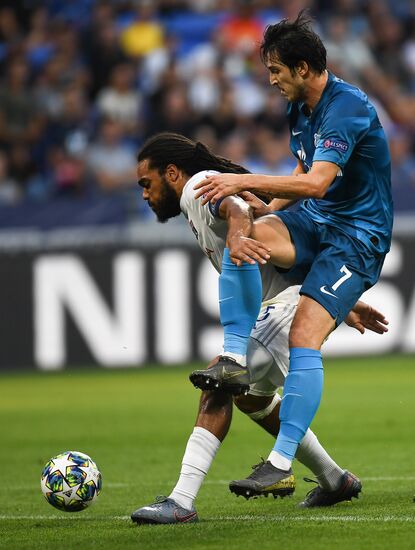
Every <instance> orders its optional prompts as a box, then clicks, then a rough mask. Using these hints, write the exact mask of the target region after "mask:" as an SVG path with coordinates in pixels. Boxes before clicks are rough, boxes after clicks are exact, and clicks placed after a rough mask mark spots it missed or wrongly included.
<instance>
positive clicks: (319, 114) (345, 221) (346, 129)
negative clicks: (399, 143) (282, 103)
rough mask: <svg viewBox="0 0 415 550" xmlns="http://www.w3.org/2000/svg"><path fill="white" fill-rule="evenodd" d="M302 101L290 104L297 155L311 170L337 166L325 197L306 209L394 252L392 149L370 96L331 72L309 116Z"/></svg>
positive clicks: (316, 217) (293, 148)
mask: <svg viewBox="0 0 415 550" xmlns="http://www.w3.org/2000/svg"><path fill="white" fill-rule="evenodd" d="M304 107H305V106H304V104H303V103H301V102H296V103H290V104H289V105H288V117H289V123H290V132H291V141H290V147H291V151H292V152H293V154H294V155H295V156H296V157H297V158H298V159H299V160H300V161H301V163H302V165H303V167H304V170H305V171H306V172H308V171H309V170H310V168H311V166H312V164H313V162H315V161H327V162H333V163H334V164H337V166H338V167H339V171H338V174H337V177H336V178H335V180H334V181H333V182H332V184H331V185H330V187H329V189H328V190H327V192H326V194H325V196H324V198H322V199H307V200H305V201H304V202H303V203H302V205H301V208H303V209H305V210H306V211H307V212H308V214H309V215H310V217H311V218H312V219H314V220H315V221H316V222H318V223H325V224H329V225H333V226H335V227H337V228H338V229H340V230H342V231H344V232H346V233H347V234H349V235H351V236H352V237H355V238H357V239H359V240H360V241H362V242H363V243H365V244H366V245H367V246H368V247H369V248H371V249H372V250H373V249H374V250H375V251H376V252H378V253H382V254H383V253H385V252H387V251H388V250H389V247H390V240H391V233H392V219H393V203H392V195H391V168H390V154H389V147H388V143H387V140H386V136H385V133H384V131H383V128H382V125H381V124H380V122H379V119H378V116H377V114H376V110H375V108H374V107H373V105H372V104H371V103H370V101H369V100H368V98H367V96H366V95H365V94H364V93H363V92H362V91H361V90H359V88H356V87H355V86H352V85H351V84H348V83H347V82H344V81H343V80H340V79H339V78H337V77H335V76H334V75H332V74H330V73H329V77H328V81H327V85H326V87H325V89H324V92H323V94H322V96H321V98H320V101H319V102H318V104H317V105H316V107H315V109H314V111H313V112H312V113H311V115H310V116H307V114H305V112H304Z"/></svg>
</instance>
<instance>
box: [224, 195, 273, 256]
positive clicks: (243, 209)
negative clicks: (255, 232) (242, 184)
mask: <svg viewBox="0 0 415 550" xmlns="http://www.w3.org/2000/svg"><path fill="white" fill-rule="evenodd" d="M219 216H220V217H221V218H223V219H224V220H226V222H227V225H228V232H227V236H226V246H227V247H228V248H229V253H230V257H231V260H232V262H233V263H234V264H236V265H237V266H240V265H241V264H242V262H247V263H250V264H254V263H255V262H259V263H260V264H265V263H267V261H268V260H269V258H270V255H269V252H270V250H269V248H268V247H266V246H265V245H263V244H262V243H260V242H258V241H255V240H254V239H251V238H249V236H250V234H251V230H252V212H251V209H250V207H249V205H248V204H247V203H246V202H244V201H243V200H241V199H240V198H238V197H227V198H226V199H224V200H223V201H222V202H221V204H220V206H219Z"/></svg>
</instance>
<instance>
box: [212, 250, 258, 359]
mask: <svg viewBox="0 0 415 550" xmlns="http://www.w3.org/2000/svg"><path fill="white" fill-rule="evenodd" d="M261 301H262V280H261V274H260V271H259V266H258V264H257V263H256V264H254V265H251V264H248V263H243V264H242V265H241V266H240V267H237V266H236V265H235V264H233V263H232V262H231V260H230V256H229V249H228V248H225V250H224V254H223V260H222V273H221V274H220V277H219V308H220V321H221V323H222V326H223V329H224V333H225V334H224V345H223V348H224V352H225V353H226V352H231V353H236V354H238V355H246V350H247V347H248V338H249V335H250V334H251V331H252V329H253V327H254V325H255V322H256V320H257V317H258V315H259V311H260V309H261Z"/></svg>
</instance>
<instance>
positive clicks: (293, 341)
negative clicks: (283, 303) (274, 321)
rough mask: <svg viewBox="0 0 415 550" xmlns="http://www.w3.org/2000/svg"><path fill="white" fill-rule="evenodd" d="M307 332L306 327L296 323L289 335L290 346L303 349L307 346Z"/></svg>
mask: <svg viewBox="0 0 415 550" xmlns="http://www.w3.org/2000/svg"><path fill="white" fill-rule="evenodd" d="M306 336H307V331H306V327H305V326H303V324H302V323H296V324H294V323H293V324H292V325H291V329H290V334H289V346H290V348H301V347H305V346H307V345H308V344H307V337H306Z"/></svg>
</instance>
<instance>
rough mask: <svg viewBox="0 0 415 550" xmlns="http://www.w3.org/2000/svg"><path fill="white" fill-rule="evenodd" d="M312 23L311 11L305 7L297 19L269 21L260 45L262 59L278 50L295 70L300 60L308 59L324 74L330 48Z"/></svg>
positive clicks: (266, 58)
mask: <svg viewBox="0 0 415 550" xmlns="http://www.w3.org/2000/svg"><path fill="white" fill-rule="evenodd" d="M311 24H312V19H311V17H310V16H309V15H308V14H307V11H306V10H301V11H300V13H299V14H298V16H297V19H296V20H295V21H290V20H289V19H283V20H282V21H280V22H279V23H277V24H276V25H268V27H267V28H266V29H265V33H264V38H263V41H262V44H261V48H260V52H261V59H262V61H263V62H264V63H266V61H267V60H268V59H269V58H271V59H272V56H273V55H275V54H276V55H277V56H278V58H279V60H280V61H281V62H282V63H284V65H287V67H289V68H290V69H291V71H293V70H294V68H295V67H296V66H297V65H298V64H299V62H300V61H306V62H307V63H308V65H309V67H311V68H312V69H313V70H314V71H316V72H317V73H318V74H321V73H322V72H323V71H324V70H325V68H326V57H327V52H326V48H325V47H324V44H323V42H322V41H321V39H320V37H319V36H318V34H316V33H315V32H314V31H313V29H312V28H311Z"/></svg>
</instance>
